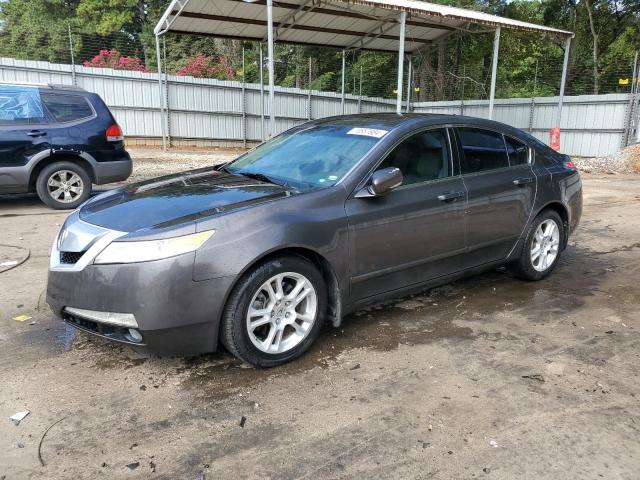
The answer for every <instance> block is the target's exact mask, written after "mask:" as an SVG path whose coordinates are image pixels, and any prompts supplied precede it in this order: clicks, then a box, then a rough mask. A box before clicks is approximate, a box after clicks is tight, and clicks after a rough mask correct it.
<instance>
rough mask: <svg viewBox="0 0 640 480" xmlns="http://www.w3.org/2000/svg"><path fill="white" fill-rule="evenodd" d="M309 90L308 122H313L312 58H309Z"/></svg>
mask: <svg viewBox="0 0 640 480" xmlns="http://www.w3.org/2000/svg"><path fill="white" fill-rule="evenodd" d="M307 87H308V89H309V93H308V97H307V120H311V118H312V112H311V57H309V85H307Z"/></svg>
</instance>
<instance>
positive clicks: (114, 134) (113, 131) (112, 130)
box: [106, 123, 124, 142]
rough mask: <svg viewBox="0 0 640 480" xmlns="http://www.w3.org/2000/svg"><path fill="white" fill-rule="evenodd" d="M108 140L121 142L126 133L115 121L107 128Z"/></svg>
mask: <svg viewBox="0 0 640 480" xmlns="http://www.w3.org/2000/svg"><path fill="white" fill-rule="evenodd" d="M106 134H107V142H121V141H123V140H124V135H123V134H122V129H121V128H120V125H118V124H117V123H114V124H113V125H111V126H110V127H109V128H107V132H106Z"/></svg>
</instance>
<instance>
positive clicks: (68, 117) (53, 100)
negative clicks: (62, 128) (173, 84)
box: [42, 93, 93, 122]
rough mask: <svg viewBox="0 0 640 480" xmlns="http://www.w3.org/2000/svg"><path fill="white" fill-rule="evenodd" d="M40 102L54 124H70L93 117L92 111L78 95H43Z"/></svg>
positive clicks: (84, 99)
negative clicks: (53, 120) (51, 116)
mask: <svg viewBox="0 0 640 480" xmlns="http://www.w3.org/2000/svg"><path fill="white" fill-rule="evenodd" d="M42 100H43V101H44V104H45V105H46V106H47V109H48V110H49V112H51V115H53V118H54V119H55V120H56V122H72V121H74V120H81V119H83V118H89V117H92V116H93V109H92V108H91V105H89V102H88V101H87V99H86V98H84V97H81V96H80V95H56V94H54V93H43V94H42Z"/></svg>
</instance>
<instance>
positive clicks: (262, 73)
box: [260, 43, 264, 142]
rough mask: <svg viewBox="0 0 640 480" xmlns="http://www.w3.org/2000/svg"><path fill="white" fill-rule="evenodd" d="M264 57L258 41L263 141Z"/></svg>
mask: <svg viewBox="0 0 640 480" xmlns="http://www.w3.org/2000/svg"><path fill="white" fill-rule="evenodd" d="M263 68H264V59H263V58H262V43H260V140H262V141H263V142H264V72H263Z"/></svg>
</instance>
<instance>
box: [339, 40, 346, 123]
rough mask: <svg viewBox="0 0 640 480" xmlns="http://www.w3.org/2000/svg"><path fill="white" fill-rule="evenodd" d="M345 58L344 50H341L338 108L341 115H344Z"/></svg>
mask: <svg viewBox="0 0 640 480" xmlns="http://www.w3.org/2000/svg"><path fill="white" fill-rule="evenodd" d="M346 64H347V62H346V56H345V53H344V50H342V95H341V97H340V106H341V107H342V115H344V74H345V70H346Z"/></svg>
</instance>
